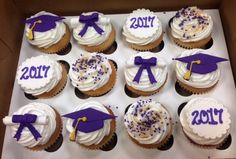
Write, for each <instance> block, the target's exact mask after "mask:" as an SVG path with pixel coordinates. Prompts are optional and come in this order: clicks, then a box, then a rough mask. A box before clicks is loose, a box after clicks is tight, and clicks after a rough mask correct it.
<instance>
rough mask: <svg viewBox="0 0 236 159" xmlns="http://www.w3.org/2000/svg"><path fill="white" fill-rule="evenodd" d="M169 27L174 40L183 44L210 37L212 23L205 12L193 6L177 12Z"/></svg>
mask: <svg viewBox="0 0 236 159" xmlns="http://www.w3.org/2000/svg"><path fill="white" fill-rule="evenodd" d="M170 26H171V34H172V36H173V37H174V38H177V39H180V40H181V41H183V42H195V41H199V40H202V39H205V38H207V37H208V36H210V34H211V32H212V28H213V21H212V19H211V16H209V15H208V14H207V13H206V12H204V11H203V10H201V9H199V8H197V7H195V6H194V7H187V8H182V9H181V10H179V11H178V12H177V13H176V15H175V16H174V18H173V20H172V22H171V23H170Z"/></svg>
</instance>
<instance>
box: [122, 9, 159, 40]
mask: <svg viewBox="0 0 236 159" xmlns="http://www.w3.org/2000/svg"><path fill="white" fill-rule="evenodd" d="M134 19H136V20H135V21H134ZM132 26H134V27H132ZM122 34H123V35H124V37H125V40H126V41H127V42H129V43H132V44H137V45H147V44H149V43H152V42H154V41H155V40H157V39H158V38H159V37H160V36H161V34H162V24H161V21H160V20H159V19H158V17H157V16H156V15H155V14H154V13H153V12H151V11H150V10H148V9H137V10H135V11H133V12H132V13H131V14H130V15H129V16H128V17H127V19H126V22H125V24H124V26H123V32H122Z"/></svg>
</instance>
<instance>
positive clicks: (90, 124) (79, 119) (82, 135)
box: [63, 101, 117, 151]
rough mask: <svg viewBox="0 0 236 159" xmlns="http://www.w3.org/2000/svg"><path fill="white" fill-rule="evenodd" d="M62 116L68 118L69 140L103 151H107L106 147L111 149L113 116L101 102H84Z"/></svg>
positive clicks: (114, 136)
mask: <svg viewBox="0 0 236 159" xmlns="http://www.w3.org/2000/svg"><path fill="white" fill-rule="evenodd" d="M63 116H64V117H67V118H68V120H67V123H66V129H67V130H68V132H69V133H70V140H71V141H74V142H76V143H78V144H79V145H81V146H82V147H85V148H88V149H102V150H104V151H108V150H106V148H107V147H109V148H110V149H109V150H111V149H112V148H114V146H115V145H116V142H117V136H116V134H115V130H116V121H115V116H114V114H113V112H112V110H111V109H109V108H108V107H106V106H104V105H103V104H101V103H99V102H96V101H90V102H86V103H84V104H82V105H79V106H77V107H76V108H75V109H74V111H73V112H71V113H69V114H66V115H63ZM114 138H116V140H115V141H114ZM111 147H112V148H111Z"/></svg>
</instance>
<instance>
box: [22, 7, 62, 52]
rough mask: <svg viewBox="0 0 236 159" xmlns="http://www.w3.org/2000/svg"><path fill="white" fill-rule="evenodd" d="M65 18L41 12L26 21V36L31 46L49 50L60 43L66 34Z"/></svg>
mask: <svg viewBox="0 0 236 159" xmlns="http://www.w3.org/2000/svg"><path fill="white" fill-rule="evenodd" d="M63 19H64V17H60V16H57V15H55V14H52V13H48V12H45V11H41V12H39V13H37V14H35V15H33V16H31V17H30V18H27V19H26V26H25V35H26V37H27V40H28V42H29V43H30V44H32V45H35V46H37V47H39V48H45V49H46V48H48V47H50V46H52V45H53V44H56V43H58V42H59V41H60V40H61V38H62V37H63V36H64V35H65V33H66V25H65V24H64V23H63Z"/></svg>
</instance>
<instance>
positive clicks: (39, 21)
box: [28, 20, 42, 40]
mask: <svg viewBox="0 0 236 159" xmlns="http://www.w3.org/2000/svg"><path fill="white" fill-rule="evenodd" d="M40 23H42V21H41V20H37V21H35V22H34V24H33V25H32V27H31V28H29V35H28V39H29V40H34V34H33V29H34V27H35V26H36V24H40Z"/></svg>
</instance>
